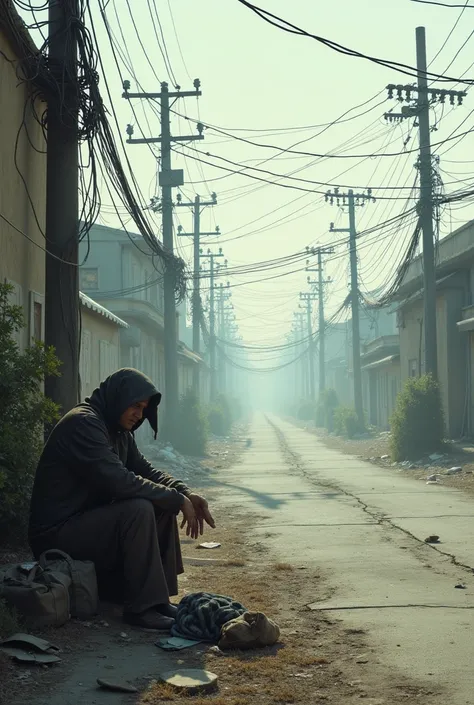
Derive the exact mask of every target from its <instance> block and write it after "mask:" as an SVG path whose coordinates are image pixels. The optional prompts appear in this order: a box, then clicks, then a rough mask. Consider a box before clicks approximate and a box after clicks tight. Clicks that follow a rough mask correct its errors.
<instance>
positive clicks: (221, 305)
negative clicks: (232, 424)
mask: <svg viewBox="0 0 474 705" xmlns="http://www.w3.org/2000/svg"><path fill="white" fill-rule="evenodd" d="M228 287H230V282H227V287H225V286H224V284H222V283H221V284H220V285H219V287H218V288H217V289H216V294H217V296H218V299H217V303H218V310H219V327H218V330H219V342H220V350H219V355H218V380H219V384H218V386H219V391H220V392H221V393H222V394H224V393H225V387H226V373H225V358H224V354H223V353H224V350H223V349H222V346H223V345H225V342H224V341H225V339H226V338H227V335H226V322H227V321H228V318H227V317H226V315H225V314H226V313H229V312H230V311H231V310H232V309H233V306H232V305H231V306H228V307H226V306H225V302H226V301H228V300H229V299H230V297H231V296H232V294H231V292H230V291H229V289H228Z"/></svg>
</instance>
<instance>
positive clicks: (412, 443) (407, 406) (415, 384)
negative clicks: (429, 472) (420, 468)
mask: <svg viewBox="0 0 474 705" xmlns="http://www.w3.org/2000/svg"><path fill="white" fill-rule="evenodd" d="M390 426H391V431H392V435H391V441H390V442H391V456H392V459H393V460H395V461H400V460H411V459H414V460H415V459H417V458H420V457H421V456H423V455H426V454H428V453H433V452H434V451H437V450H440V449H441V448H442V446H443V440H444V415H443V406H442V401H441V392H440V387H439V384H438V382H437V381H436V380H435V379H434V378H433V377H432V376H431V375H423V376H422V377H418V378H411V379H408V380H407V381H406V382H405V385H404V387H403V389H402V391H401V392H400V394H399V395H398V397H397V403H396V406H395V411H394V413H393V415H392V418H391V421H390Z"/></svg>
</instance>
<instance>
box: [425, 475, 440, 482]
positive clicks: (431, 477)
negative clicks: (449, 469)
mask: <svg viewBox="0 0 474 705" xmlns="http://www.w3.org/2000/svg"><path fill="white" fill-rule="evenodd" d="M426 479H427V480H428V482H437V480H438V475H428V477H427V478H426Z"/></svg>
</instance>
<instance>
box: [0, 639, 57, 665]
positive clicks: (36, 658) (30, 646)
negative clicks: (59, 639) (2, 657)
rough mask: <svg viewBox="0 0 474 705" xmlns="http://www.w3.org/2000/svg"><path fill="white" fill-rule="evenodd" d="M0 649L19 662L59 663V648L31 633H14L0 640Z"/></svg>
mask: <svg viewBox="0 0 474 705" xmlns="http://www.w3.org/2000/svg"><path fill="white" fill-rule="evenodd" d="M0 651H2V652H3V653H4V654H7V656H11V658H12V659H14V660H15V661H19V662H20V663H38V664H41V665H48V664H52V663H59V662H60V661H61V659H60V658H59V656H58V655H57V654H58V653H60V649H59V648H58V647H57V646H55V645H54V644H51V643H50V642H49V641H46V640H45V639H40V638H39V637H36V636H32V635H31V634H14V635H13V636H11V637H8V639H3V640H2V641H1V642H0Z"/></svg>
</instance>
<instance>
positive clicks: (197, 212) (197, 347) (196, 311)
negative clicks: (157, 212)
mask: <svg viewBox="0 0 474 705" xmlns="http://www.w3.org/2000/svg"><path fill="white" fill-rule="evenodd" d="M216 204H217V196H216V194H215V193H212V194H211V200H210V201H202V200H201V197H200V196H198V195H197V196H196V197H195V198H194V203H183V201H182V198H181V194H180V193H178V194H177V196H176V206H177V207H178V206H187V207H188V208H191V210H192V211H193V216H194V218H193V220H194V232H193V233H192V237H193V298H192V319H193V351H194V352H195V353H196V354H197V355H199V354H200V351H201V297H200V293H199V288H200V287H199V284H200V277H199V250H200V241H201V240H200V239H201V236H202V235H220V230H219V226H216V229H215V231H214V232H213V233H212V232H211V233H202V232H201V213H202V211H203V209H204V208H206V206H215V205H216ZM178 236H181V237H187V236H189V233H184V232H183V228H182V227H181V225H179V226H178ZM199 373H200V366H199V365H194V369H193V391H194V394H195V395H196V397H199Z"/></svg>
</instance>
